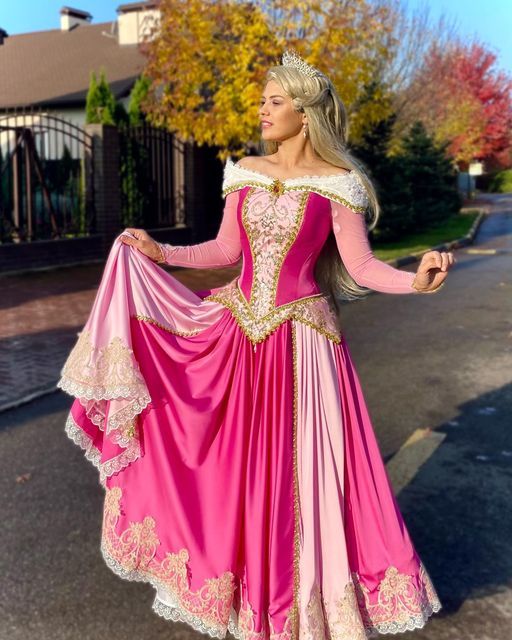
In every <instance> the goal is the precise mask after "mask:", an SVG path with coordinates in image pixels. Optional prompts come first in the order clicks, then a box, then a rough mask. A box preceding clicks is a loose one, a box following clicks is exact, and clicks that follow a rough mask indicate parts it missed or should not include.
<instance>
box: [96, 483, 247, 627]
mask: <svg viewBox="0 0 512 640" xmlns="http://www.w3.org/2000/svg"><path fill="white" fill-rule="evenodd" d="M121 497H122V489H121V488H120V487H112V488H107V489H106V494H105V502H104V518H103V528H102V540H101V551H102V554H103V557H104V558H105V561H106V563H107V564H108V566H109V567H110V568H111V569H112V570H113V571H114V572H115V573H117V574H118V575H120V577H122V578H125V579H128V580H143V581H147V582H150V583H151V584H153V586H154V587H155V588H157V589H159V590H161V591H162V592H165V593H166V594H168V595H169V597H170V598H172V600H173V602H174V603H175V605H174V606H172V607H171V606H170V605H166V604H165V603H164V602H162V601H160V600H158V599H157V600H156V601H155V605H154V606H153V608H154V610H155V611H156V612H157V613H159V614H161V615H163V616H164V617H167V618H172V619H173V620H180V621H182V622H187V623H189V624H191V625H192V626H193V627H194V628H195V629H197V630H198V631H201V632H203V633H209V634H210V635H212V636H213V635H216V636H217V637H224V635H225V632H226V629H227V625H228V621H229V617H230V612H231V607H232V601H233V594H234V589H235V582H234V574H233V573H232V572H231V571H226V572H224V573H223V574H222V575H221V576H220V577H218V578H207V579H206V580H205V583H204V585H203V586H202V587H200V588H199V589H198V590H197V591H192V590H191V589H190V586H189V580H188V568H187V562H188V561H189V552H188V550H187V549H184V548H183V549H180V550H179V551H178V552H177V553H169V552H168V553H167V554H166V556H165V558H164V559H163V560H158V559H157V557H156V550H157V548H158V546H159V544H160V540H159V538H158V535H157V533H156V530H155V529H156V523H155V520H154V518H152V517H151V516H146V517H145V518H144V519H143V520H142V522H130V524H129V526H128V528H127V529H125V530H124V531H123V532H121V533H120V534H118V533H117V532H116V523H117V520H118V518H119V516H120V514H121ZM171 610H172V611H171Z"/></svg>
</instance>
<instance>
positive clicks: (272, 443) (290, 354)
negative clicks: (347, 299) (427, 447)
mask: <svg viewBox="0 0 512 640" xmlns="http://www.w3.org/2000/svg"><path fill="white" fill-rule="evenodd" d="M165 277H166V286H169V287H171V290H172V287H175V290H176V292H178V291H179V293H180V295H183V292H184V287H183V285H181V284H180V283H178V281H177V280H176V279H175V278H173V277H172V275H170V274H166V276H165ZM149 293H150V291H149V290H148V295H149ZM189 293H190V295H191V296H194V297H195V294H194V293H193V292H189ZM207 293H208V292H201V296H205V295H207ZM195 304H196V307H197V300H196V302H195ZM209 304H211V303H209ZM219 306H220V305H219ZM180 313H183V304H181V306H180ZM127 330H129V333H130V336H131V345H132V349H133V353H134V355H135V359H136V360H137V362H138V364H139V367H140V372H141V374H142V377H143V379H144V381H145V383H146V385H147V390H148V392H149V397H150V399H151V401H150V402H149V403H148V404H147V405H146V406H145V407H144V408H143V409H142V411H141V412H140V413H139V414H138V415H137V432H138V446H139V449H138V451H137V452H136V454H134V453H133V452H132V453H130V451H131V450H130V448H129V447H127V446H126V442H127V441H128V440H129V435H130V434H125V437H126V441H123V439H122V437H121V438H118V439H117V442H114V441H113V439H112V438H109V437H107V435H108V434H107V433H106V431H105V430H104V428H102V422H101V420H97V419H95V415H94V414H92V413H91V412H90V411H88V402H87V401H86V400H85V399H84V398H79V397H78V395H79V394H78V393H77V397H76V399H75V400H74V402H73V404H72V407H71V411H70V414H69V417H68V420H67V423H66V433H67V434H68V436H69V437H71V438H72V439H73V440H74V442H76V443H77V444H78V445H79V446H81V447H82V448H83V449H84V451H85V454H86V457H87V459H89V460H90V461H91V462H92V463H94V464H95V465H96V466H97V467H98V469H100V471H101V472H102V484H103V486H104V488H105V501H104V513H103V528H102V535H101V552H102V555H103V557H104V559H105V562H106V563H107V565H108V566H109V567H110V568H111V569H112V570H113V571H114V572H115V573H116V574H117V575H119V576H120V577H122V578H125V579H127V580H139V581H145V582H148V583H150V584H152V585H153V586H154V587H155V589H156V596H155V600H154V604H153V609H154V611H155V612H156V613H158V614H159V615H161V616H163V617H165V618H167V619H168V620H173V621H182V622H185V623H188V624H189V625H190V626H191V627H193V628H194V629H196V630H197V631H200V632H202V633H205V634H208V635H210V636H211V637H217V638H224V637H225V635H226V632H227V631H228V630H229V631H230V632H231V633H232V634H233V635H234V636H235V637H236V638H240V639H250V640H253V639H259V640H266V639H267V638H271V639H276V640H277V639H279V640H288V639H290V640H291V639H292V638H299V637H300V638H301V639H308V640H309V639H311V640H324V639H326V638H331V637H332V638H336V640H363V639H366V638H367V637H371V636H374V635H377V634H386V633H398V632H404V631H407V630H412V629H415V628H420V627H422V626H424V624H425V622H426V620H427V618H428V617H429V616H430V615H431V614H432V613H433V612H435V611H439V610H440V609H441V603H440V601H439V598H438V596H437V594H436V592H435V589H434V587H433V584H432V582H431V580H430V578H429V575H428V573H427V571H426V569H425V566H424V565H423V563H422V562H421V559H420V558H419V557H418V554H417V552H416V551H415V549H414V546H413V544H412V542H411V539H410V537H409V534H408V531H407V528H406V526H405V523H404V520H403V518H402V516H401V514H400V511H399V508H398V505H397V502H396V499H395V497H394V494H393V491H392V488H391V484H390V481H389V478H388V475H387V471H386V468H385V465H384V462H383V460H382V457H381V454H380V451H379V447H378V444H377V441H376V437H375V434H374V431H373V428H372V424H371V420H370V417H369V414H368V410H367V407H366V404H365V401H364V398H363V394H362V391H361V387H360V383H359V379H358V376H357V373H356V371H355V369H354V366H353V363H352V360H351V357H350V353H349V349H348V347H347V344H346V342H345V340H344V339H342V340H341V342H340V343H337V342H334V341H331V340H329V339H328V338H327V337H325V336H324V335H322V334H321V333H320V332H318V331H317V330H315V329H314V328H312V327H310V326H307V325H305V324H303V323H301V322H299V321H296V320H293V319H292V320H286V321H285V322H283V323H282V324H281V325H279V327H278V328H277V329H276V330H275V331H273V333H271V334H270V335H269V336H267V338H266V339H265V340H264V341H263V342H260V343H258V344H257V345H256V347H255V348H254V345H253V344H252V343H251V341H250V340H249V339H248V338H247V337H246V335H245V334H244V333H243V331H242V330H241V328H240V326H239V325H238V323H237V320H236V318H235V317H234V315H233V314H232V313H231V311H230V310H229V309H227V308H224V307H223V308H222V309H219V310H218V313H217V315H216V316H215V319H214V320H212V321H211V322H210V324H208V325H207V326H205V327H204V328H202V330H201V331H199V332H196V333H192V334H191V335H186V334H183V335H177V334H176V333H174V332H172V331H170V330H168V328H167V327H165V326H164V325H163V324H162V323H160V322H155V321H152V320H151V318H149V317H144V319H141V318H140V317H135V316H132V317H131V318H130V326H129V329H127ZM111 405H112V401H109V400H106V401H105V402H104V404H103V410H104V413H105V415H104V416H103V418H105V419H108V414H109V411H112V410H113V409H112V406H111ZM103 424H104V423H103Z"/></svg>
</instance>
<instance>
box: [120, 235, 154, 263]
mask: <svg viewBox="0 0 512 640" xmlns="http://www.w3.org/2000/svg"><path fill="white" fill-rule="evenodd" d="M125 231H129V232H130V233H131V234H132V235H134V236H135V238H130V236H127V235H126V234H121V235H120V236H119V237H120V239H121V242H124V243H125V244H130V245H132V246H133V247H135V248H136V249H138V250H139V251H140V252H141V253H143V254H144V255H146V256H148V258H151V260H153V261H154V262H161V261H162V258H163V255H162V252H161V250H160V247H159V245H158V242H157V241H156V240H154V239H153V238H152V237H151V236H150V235H149V233H148V232H147V231H145V230H144V229H132V228H127V229H125Z"/></svg>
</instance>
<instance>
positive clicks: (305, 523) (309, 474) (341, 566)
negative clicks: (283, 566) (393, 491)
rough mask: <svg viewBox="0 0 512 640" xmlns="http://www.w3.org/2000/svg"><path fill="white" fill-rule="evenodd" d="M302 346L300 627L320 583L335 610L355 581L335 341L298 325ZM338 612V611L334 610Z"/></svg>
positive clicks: (299, 413)
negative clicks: (347, 519) (347, 537)
mask: <svg viewBox="0 0 512 640" xmlns="http://www.w3.org/2000/svg"><path fill="white" fill-rule="evenodd" d="M294 325H295V330H296V337H297V340H296V344H297V380H298V397H297V401H298V406H297V470H298V480H299V500H300V523H301V553H300V565H299V566H300V582H301V590H300V626H301V627H304V628H308V627H309V623H308V616H307V606H308V603H309V600H310V598H311V594H312V591H313V586H314V584H315V582H316V583H317V584H318V586H319V587H320V590H321V592H322V594H323V598H324V601H325V602H326V605H327V606H329V603H330V604H331V605H332V606H333V607H334V603H335V602H336V600H341V599H342V598H343V595H344V590H345V585H346V584H347V582H349V581H350V570H349V566H348V558H347V542H346V540H345V535H344V518H343V505H344V486H343V483H344V480H343V474H344V447H343V427H342V411H341V398H340V392H339V388H338V386H337V385H338V377H337V372H336V362H335V357H334V352H333V349H334V347H333V343H332V342H331V341H330V340H326V338H325V337H324V336H322V335H321V334H320V333H318V332H316V331H315V330H313V329H311V328H310V327H308V326H307V325H304V324H301V323H300V322H294ZM333 614H334V612H333Z"/></svg>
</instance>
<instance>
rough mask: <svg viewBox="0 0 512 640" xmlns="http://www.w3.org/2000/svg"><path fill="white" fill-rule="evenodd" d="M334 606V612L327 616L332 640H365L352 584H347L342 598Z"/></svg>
mask: <svg viewBox="0 0 512 640" xmlns="http://www.w3.org/2000/svg"><path fill="white" fill-rule="evenodd" d="M334 604H335V607H334V611H333V612H332V613H330V614H329V615H328V626H329V632H330V637H331V638H332V640H366V632H365V629H364V625H363V620H362V619H361V613H360V611H359V607H358V604H357V597H356V592H355V588H354V584H353V583H352V582H347V584H346V585H345V593H344V596H343V598H341V599H340V600H338V601H337V602H335V603H334Z"/></svg>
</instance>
